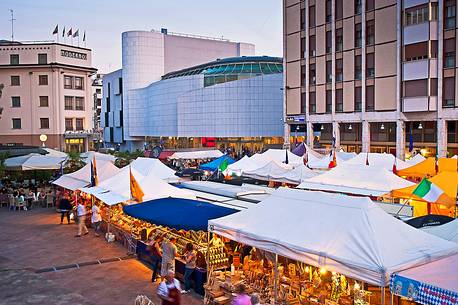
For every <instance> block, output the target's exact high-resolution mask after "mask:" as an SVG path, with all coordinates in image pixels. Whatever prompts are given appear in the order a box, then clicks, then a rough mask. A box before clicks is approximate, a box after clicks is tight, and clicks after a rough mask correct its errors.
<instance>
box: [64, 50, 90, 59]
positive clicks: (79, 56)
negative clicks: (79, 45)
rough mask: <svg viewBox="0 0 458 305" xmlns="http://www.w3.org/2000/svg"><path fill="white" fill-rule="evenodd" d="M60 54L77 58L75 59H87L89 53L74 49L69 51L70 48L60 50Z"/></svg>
mask: <svg viewBox="0 0 458 305" xmlns="http://www.w3.org/2000/svg"><path fill="white" fill-rule="evenodd" d="M60 55H61V56H63V57H69V58H75V59H82V60H86V59H87V54H84V53H80V52H74V51H68V50H60Z"/></svg>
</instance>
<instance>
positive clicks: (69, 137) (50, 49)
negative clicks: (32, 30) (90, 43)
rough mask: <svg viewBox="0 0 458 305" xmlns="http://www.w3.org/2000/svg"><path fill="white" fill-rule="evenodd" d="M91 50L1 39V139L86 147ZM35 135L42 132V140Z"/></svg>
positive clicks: (89, 129)
mask: <svg viewBox="0 0 458 305" xmlns="http://www.w3.org/2000/svg"><path fill="white" fill-rule="evenodd" d="M95 72H96V69H94V68H93V67H92V61H91V50H90V49H86V48H79V47H74V46H69V45H64V44H59V43H33V44H29V43H19V42H13V43H11V42H7V41H3V42H2V43H1V44H0V87H3V90H2V94H1V96H0V109H1V115H0V144H2V145H40V146H41V145H42V144H44V145H46V146H47V147H51V148H56V149H59V150H63V151H64V150H65V151H70V150H75V151H80V152H82V151H86V150H87V149H88V147H89V145H90V142H91V141H90V140H89V138H90V135H91V134H92V124H93V120H92V118H93V110H92V108H93V107H92V106H93V105H92V103H93V96H92V79H91V75H93V74H94V73H95ZM40 135H46V137H47V140H46V141H45V143H42V141H40Z"/></svg>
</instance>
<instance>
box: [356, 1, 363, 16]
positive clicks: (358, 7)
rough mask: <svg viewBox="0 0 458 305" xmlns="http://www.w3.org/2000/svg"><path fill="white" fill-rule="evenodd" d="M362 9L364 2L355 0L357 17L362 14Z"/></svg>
mask: <svg viewBox="0 0 458 305" xmlns="http://www.w3.org/2000/svg"><path fill="white" fill-rule="evenodd" d="M362 9H363V1H362V0H355V15H359V14H361V11H362Z"/></svg>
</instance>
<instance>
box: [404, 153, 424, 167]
mask: <svg viewBox="0 0 458 305" xmlns="http://www.w3.org/2000/svg"><path fill="white" fill-rule="evenodd" d="M425 160H426V158H425V157H423V156H422V155H421V154H416V155H415V156H413V157H412V158H411V159H409V160H406V162H407V163H409V164H410V165H415V164H418V163H420V162H423V161H425Z"/></svg>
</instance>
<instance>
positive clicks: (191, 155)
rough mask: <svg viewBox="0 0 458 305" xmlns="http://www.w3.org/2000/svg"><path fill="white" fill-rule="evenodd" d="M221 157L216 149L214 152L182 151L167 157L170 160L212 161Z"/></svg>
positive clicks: (220, 153)
mask: <svg viewBox="0 0 458 305" xmlns="http://www.w3.org/2000/svg"><path fill="white" fill-rule="evenodd" d="M222 155H223V153H222V152H220V151H219V150H217V149H214V150H196V151H182V152H176V153H174V154H173V155H171V156H170V157H169V159H171V160H180V159H182V160H197V159H214V158H219V157H221V156H222Z"/></svg>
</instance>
